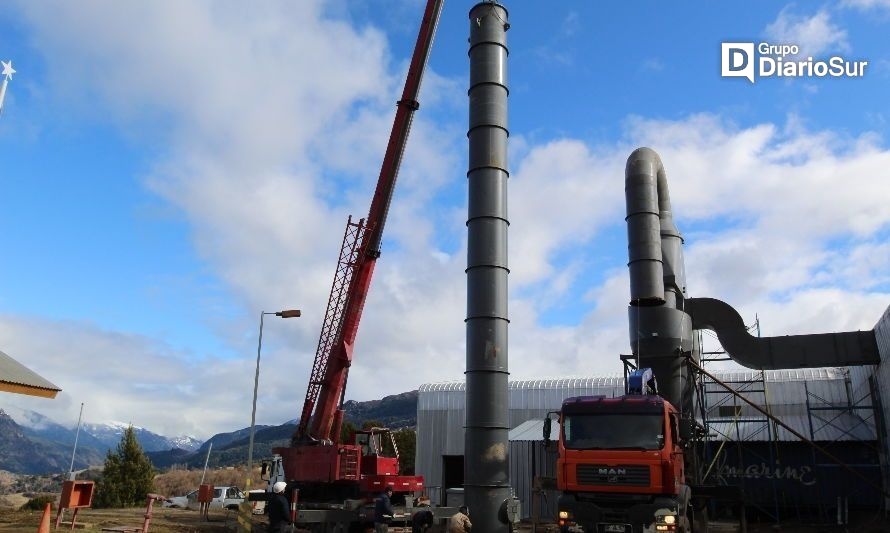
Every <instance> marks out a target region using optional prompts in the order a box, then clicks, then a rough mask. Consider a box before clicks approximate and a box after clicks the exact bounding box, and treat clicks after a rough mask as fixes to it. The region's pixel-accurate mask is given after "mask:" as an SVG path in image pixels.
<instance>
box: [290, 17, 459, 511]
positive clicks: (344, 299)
mask: <svg viewBox="0 0 890 533" xmlns="http://www.w3.org/2000/svg"><path fill="white" fill-rule="evenodd" d="M443 2H444V0H428V1H427V3H426V7H425V9H424V14H423V19H422V22H421V25H420V30H419V32H418V36H417V42H416V44H415V47H414V52H413V55H412V58H411V63H410V65H409V68H408V74H407V77H406V80H405V86H404V89H403V91H402V95H401V99H400V100H399V101H398V103H397V108H396V115H395V119H394V120H393V126H392V130H391V132H390V136H389V141H388V143H387V147H386V153H385V155H384V158H383V163H382V165H381V168H380V174H379V177H378V180H377V186H376V188H375V190H374V196H373V199H372V201H371V207H370V209H369V211H368V216H367V218H364V219H361V220H359V221H358V222H354V221H353V220H352V218H351V217H350V219H349V220H348V221H347V225H346V231H345V234H344V237H343V243H342V246H341V251H340V257H339V259H338V263H337V268H336V272H335V275H334V282H333V285H332V288H331V294H330V297H329V300H328V306H327V310H326V312H325V318H324V321H323V325H322V331H321V334H320V336H319V342H318V347H317V349H316V355H315V361H314V363H313V367H312V372H311V375H310V379H309V384H308V387H307V390H306V398H305V400H304V403H303V409H302V413H301V416H300V422H299V426H298V428H297V431H296V432H295V433H294V435H293V437H292V439H291V445H290V446H289V447H284V448H276V449H275V450H273V452H274V453H275V454H276V455H277V456H279V457H280V461H279V463H278V464H279V467H280V468H282V469H283V475H284V478H285V479H286V480H287V481H288V483H289V484H290V485H292V486H293V487H294V488H299V490H300V494H301V496H300V497H301V500H302V501H306V499H307V497H308V498H310V499H315V500H318V501H336V500H340V499H343V498H358V497H368V496H369V495H371V494H374V493H379V492H380V491H382V490H383V488H384V487H385V486H387V485H388V486H392V487H393V488H394V490H395V491H396V492H397V493H411V492H418V491H421V490H423V478H422V477H420V476H400V475H399V470H400V469H399V462H398V449H397V447H396V446H395V441H394V440H392V435H391V434H389V432H388V430H386V429H385V428H373V429H370V430H368V431H360V432H357V433H356V440H355V442H353V443H341V442H340V440H341V439H340V433H341V429H342V424H343V416H344V411H343V409H342V406H343V401H344V397H345V390H346V383H347V379H348V375H349V369H350V367H351V365H352V360H353V349H354V346H355V341H356V336H357V334H358V328H359V324H360V322H361V318H362V312H363V311H364V307H365V301H366V299H367V296H368V291H369V289H370V286H371V280H372V278H373V275H374V267H375V266H376V264H377V259H378V258H379V257H380V249H381V241H382V237H383V228H384V226H385V223H386V217H387V214H388V211H389V206H390V202H391V200H392V195H393V191H394V189H395V184H396V178H397V176H398V172H399V167H400V166H401V162H402V156H403V154H404V150H405V146H406V143H407V140H408V136H409V133H410V130H411V122H412V119H413V115H414V112H415V111H416V110H417V109H418V108H419V107H420V106H419V104H418V102H417V97H418V94H419V90H420V84H421V80H422V78H423V73H424V69H425V67H426V63H427V59H428V57H429V53H430V48H431V47H432V42H433V37H434V35H435V31H436V27H437V25H438V20H439V14H440V13H441V10H442V4H443ZM387 437H388V438H389V441H390V442H391V444H390V445H384V444H383V443H384V442H385V441H386V440H387ZM384 450H386V451H384ZM273 466H274V465H273ZM276 475H278V474H276Z"/></svg>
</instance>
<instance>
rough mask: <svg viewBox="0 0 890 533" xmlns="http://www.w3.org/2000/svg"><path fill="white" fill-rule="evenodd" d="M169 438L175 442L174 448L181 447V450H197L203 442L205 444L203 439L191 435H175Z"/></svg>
mask: <svg viewBox="0 0 890 533" xmlns="http://www.w3.org/2000/svg"><path fill="white" fill-rule="evenodd" d="M169 440H170V442H171V443H173V446H172V447H173V448H179V449H180V450H186V451H189V452H193V451H195V450H197V449H198V448H200V447H201V445H202V444H204V441H203V440H201V439H199V438H198V437H193V436H191V435H180V436H179V437H173V438H171V439H169Z"/></svg>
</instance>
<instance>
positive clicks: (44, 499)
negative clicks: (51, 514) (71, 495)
mask: <svg viewBox="0 0 890 533" xmlns="http://www.w3.org/2000/svg"><path fill="white" fill-rule="evenodd" d="M48 503H49V504H54V503H56V497H55V496H54V495H52V494H43V495H41V496H35V497H33V498H31V499H30V500H28V503H26V504H24V505H22V506H21V507H19V510H21V511H42V510H43V509H44V508H45V507H46V504H48Z"/></svg>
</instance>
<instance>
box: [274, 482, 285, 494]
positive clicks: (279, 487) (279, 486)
mask: <svg viewBox="0 0 890 533" xmlns="http://www.w3.org/2000/svg"><path fill="white" fill-rule="evenodd" d="M286 488H287V483H285V482H284V481H278V482H276V483H275V484H274V485H272V492H274V493H276V494H281V493H282V492H284V489H286Z"/></svg>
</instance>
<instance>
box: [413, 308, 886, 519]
mask: <svg viewBox="0 0 890 533" xmlns="http://www.w3.org/2000/svg"><path fill="white" fill-rule="evenodd" d="M879 326H880V331H879V332H878V335H879V344H880V345H881V346H882V348H881V349H882V352H881V353H882V356H883V357H885V359H887V360H890V314H886V313H885V315H884V317H883V318H882V320H881V322H880V323H879ZM878 370H879V372H880V371H883V375H882V376H881V377H880V378H879V379H882V380H883V383H884V384H885V385H886V386H885V387H884V390H886V391H887V392H886V395H885V396H884V397H885V398H887V399H888V400H890V364H887V365H881V367H879V369H878ZM847 373H848V369H842V368H840V369H839V368H828V369H799V370H777V371H768V372H766V376H765V379H766V385H767V390H768V393H767V394H768V399H769V403H770V407H771V410H772V412H773V413H774V414H775V415H777V416H779V417H781V418H787V419H788V420H789V422H792V425H793V426H795V427H797V426H800V428H799V429H801V430H804V429H805V431H801V432H802V433H804V434H805V435H810V433H811V432H810V430H809V427H808V426H809V418H810V417H809V413H808V411H807V406H806V403H807V397H808V396H807V392H808V391H809V392H810V393H811V394H815V395H817V396H818V397H820V398H821V399H822V400H824V402H829V403H833V404H844V403H847V402H849V401H850V397H851V394H850V389H851V388H852V390H853V391H854V392H853V393H852V395H853V397H854V398H858V396H856V394H857V392H856V391H861V390H864V389H862V387H863V385H862V383H863V381H862V380H864V381H865V382H866V383H867V381H868V374H867V369H862V368H860V369H851V370H849V378H848V374H847ZM717 377H718V378H719V379H721V380H731V381H742V380H750V379H753V378H754V377H755V376H754V373H753V372H734V373H718V374H717ZM600 394H601V395H605V396H608V397H614V396H620V395H622V394H624V382H623V378H622V377H620V376H613V377H601V378H571V379H549V380H530V381H513V382H511V383H510V386H509V402H510V428H511V429H513V428H516V427H517V426H519V425H520V424H522V423H523V422H525V421H527V420H531V419H541V418H543V417H544V416H545V415H546V414H547V412H549V411H554V410H558V409H559V407H560V406H561V405H562V401H563V400H564V399H565V398H568V397H571V396H583V395H600ZM715 396H716V397H718V398H719V396H720V395H719V394H717V395H715ZM751 399H752V401H755V403H760V402H761V401H762V399H763V396H762V394H761V395H760V397H759V399H758V398H755V397H753V396H752V397H751ZM711 400H712V401H709V405H716V404H715V403H713V398H712V399H711ZM867 403H868V404H869V405H870V402H867ZM729 405H732V403H731V402H730V403H729ZM888 414H890V413H887V412H885V413H884V415H885V416H887V415H888ZM850 416H853V415H849V416H848V418H849V417H850ZM888 422H890V420H888ZM857 423H858V421H857V420H856V419H855V417H854V418H850V420H846V419H844V420H840V419H837V420H833V421H832V423H831V424H823V425H822V426H821V427H820V425H819V423H818V422H817V423H816V424H815V427H814V428H813V429H814V430H815V431H814V432H813V436H814V437H815V438H816V439H817V440H823V441H833V440H841V439H846V440H873V439H874V438H875V428H874V424H873V423H871V424H860V425H858V427H857V428H856V430H855V431H849V433H845V432H846V431H847V430H849V429H850V426H853V425H857ZM748 437H749V440H753V441H757V440H768V434H766V433H763V434H762V435H749V436H748ZM779 438H780V439H783V440H784V439H785V438H788V439H791V437H790V436H788V435H785V433H784V431H780V432H779ZM510 451H511V457H510V465H511V479H512V483H513V488H514V491H515V493H516V495H517V496H518V497H519V498H520V499H521V500H523V514H524V515H525V516H530V515H531V483H532V479H531V477H530V476H531V465H532V455H534V464H535V469H536V470H537V469H538V468H540V472H541V473H540V474H537V475H541V476H546V475H548V474H545V473H544V472H547V471H548V470H547V469H548V468H550V466H548V464H547V463H546V462H545V461H544V460H543V458H544V457H545V454H544V453H543V447H542V445H541V443H540V442H537V443H535V442H511V445H510ZM463 453H464V383H463V382H449V383H433V384H426V385H423V386H421V387H420V391H419V398H418V408H417V456H416V460H415V468H416V472H417V473H418V474H419V475H422V476H424V478H425V480H426V484H427V486H428V487H430V489H431V490H430V497H431V499H432V500H433V502H434V503H441V495H440V494H439V492H440V490H441V484H442V466H443V458H442V457H443V456H445V455H457V456H461V455H463ZM554 465H555V462H554ZM554 475H555V474H554ZM544 511H545V512H552V510H551V509H550V508H549V507H545V510H544Z"/></svg>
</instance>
